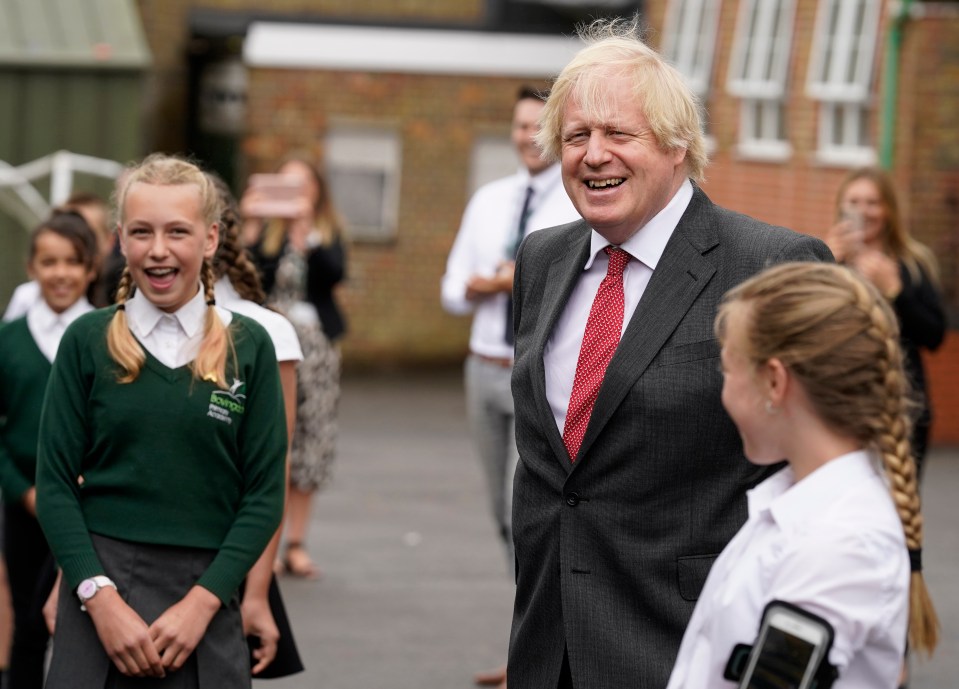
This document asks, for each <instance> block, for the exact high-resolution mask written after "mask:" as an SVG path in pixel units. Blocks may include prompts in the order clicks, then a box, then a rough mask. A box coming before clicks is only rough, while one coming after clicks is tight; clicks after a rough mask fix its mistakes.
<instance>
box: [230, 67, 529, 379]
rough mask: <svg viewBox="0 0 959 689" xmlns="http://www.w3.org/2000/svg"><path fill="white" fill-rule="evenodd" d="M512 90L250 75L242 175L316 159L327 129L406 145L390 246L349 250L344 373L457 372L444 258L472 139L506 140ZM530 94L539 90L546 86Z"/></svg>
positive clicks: (401, 80)
mask: <svg viewBox="0 0 959 689" xmlns="http://www.w3.org/2000/svg"><path fill="white" fill-rule="evenodd" d="M521 83H530V82H528V81H520V80H515V79H499V78H470V79H464V78H459V77H448V76H422V75H403V74H354V73H343V72H320V71H316V70H310V71H297V70H272V69H270V70H267V69H256V70H252V72H251V82H250V99H249V100H250V103H251V113H250V115H251V117H250V129H251V131H252V132H253V133H252V134H251V135H250V136H249V137H248V138H247V139H246V141H245V146H244V151H245V153H246V156H247V159H248V162H249V169H250V170H251V171H255V170H268V169H271V168H273V167H274V165H275V162H276V161H277V160H278V159H280V158H281V157H282V156H283V155H284V154H285V153H286V152H288V151H290V150H292V149H296V148H307V149H312V150H313V151H315V152H316V153H317V154H318V155H319V156H321V157H322V148H323V138H324V136H325V133H326V130H327V128H328V126H329V122H330V120H331V119H336V120H337V121H350V120H355V121H358V122H361V123H368V124H374V125H378V126H384V127H391V128H394V129H395V131H397V132H398V134H399V136H400V137H401V141H402V163H401V164H402V169H401V181H400V184H401V186H400V199H401V201H400V207H399V219H398V228H399V229H398V234H397V236H396V238H395V240H393V241H392V242H390V243H388V244H377V243H360V242H355V243H353V244H352V246H351V247H350V260H349V272H350V278H349V280H348V283H347V284H346V285H345V287H344V289H343V290H342V293H341V296H342V301H343V303H344V306H345V310H346V312H347V315H348V317H349V320H350V334H349V335H348V336H347V338H346V340H345V341H344V346H343V349H344V355H345V357H346V361H347V364H348V365H349V366H352V367H367V366H423V365H436V364H449V363H452V362H460V361H462V359H463V357H464V356H465V353H466V350H467V341H468V329H469V319H468V318H459V317H453V316H449V315H447V314H446V313H444V312H443V310H442V308H441V306H440V302H439V288H440V279H441V277H442V275H443V272H444V268H445V262H446V256H447V254H448V253H449V249H450V247H451V246H452V243H453V239H454V238H455V236H456V231H457V229H458V227H459V222H460V217H461V216H462V213H463V208H464V207H465V205H466V202H467V200H468V199H467V187H468V179H467V178H468V173H469V162H470V151H471V149H472V145H473V142H474V140H475V138H476V137H477V136H478V135H480V134H488V133H490V132H491V131H496V132H500V133H502V134H503V135H504V136H505V135H507V134H508V133H509V121H510V117H511V113H512V108H513V101H514V98H515V94H516V91H517V89H518V87H519V86H520V85H521ZM532 85H534V86H537V87H543V86H545V85H546V84H537V83H536V82H532Z"/></svg>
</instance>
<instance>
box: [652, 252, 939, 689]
mask: <svg viewBox="0 0 959 689" xmlns="http://www.w3.org/2000/svg"><path fill="white" fill-rule="evenodd" d="M716 332H717V335H718V337H719V340H720V342H721V343H722V367H723V373H724V377H725V381H724V384H723V405H724V406H725V407H726V409H727V411H728V412H729V415H730V416H731V417H732V419H733V421H734V422H735V423H736V425H737V427H738V428H739V432H740V434H741V435H742V439H743V445H744V450H745V454H746V457H747V458H748V459H749V460H750V461H751V462H753V463H755V464H772V463H774V462H777V461H779V460H781V459H782V458H784V457H785V458H786V459H787V461H788V466H787V467H786V468H784V469H783V470H782V471H780V472H778V473H777V474H774V475H773V476H771V477H770V478H768V479H767V480H765V481H764V482H763V483H761V484H759V485H758V486H757V487H756V488H754V489H753V490H751V491H749V493H748V504H749V518H748V520H747V521H746V524H745V525H744V526H743V528H742V529H741V530H740V532H739V533H738V534H737V535H736V536H735V537H734V538H733V540H732V541H730V543H729V545H727V546H726V548H725V550H723V553H722V554H721V555H720V556H719V558H718V559H717V560H716V562H715V564H714V565H713V567H712V569H711V570H710V573H709V577H708V579H707V580H706V584H705V586H704V588H703V591H702V594H701V595H700V598H699V602H698V603H697V605H696V609H695V611H694V612H693V616H692V619H691V620H690V623H689V626H688V627H687V629H686V633H685V636H684V637H683V642H682V645H681V647H680V650H679V656H678V658H677V661H676V665H675V667H674V669H673V673H672V676H671V678H670V681H669V685H668V689H680V688H683V689H694V688H701V687H732V686H734V684H733V683H731V682H728V681H726V680H724V679H723V670H724V667H725V665H726V662H727V660H728V659H729V656H730V653H731V651H732V650H733V647H734V646H735V645H736V644H738V643H744V644H751V643H753V641H754V640H755V639H756V635H757V632H758V629H759V622H760V618H761V615H762V611H763V608H764V607H765V605H766V604H767V603H769V602H770V601H771V600H782V601H786V602H788V603H792V604H794V605H797V606H799V607H801V608H803V609H804V610H806V611H808V612H811V613H813V614H816V615H819V616H820V617H823V618H825V619H826V620H827V621H828V622H829V623H830V624H831V625H832V627H833V628H834V630H835V639H834V641H833V646H832V650H831V652H830V654H829V661H830V662H831V663H832V664H833V665H834V666H835V667H836V669H837V670H838V671H839V678H838V680H837V681H836V682H835V684H834V685H833V686H834V687H835V689H853V688H856V689H882V688H883V687H888V688H892V687H896V686H897V684H898V682H899V677H900V670H901V666H902V662H903V652H904V648H905V644H906V638H907V629H908V636H909V640H910V644H911V647H912V648H913V649H916V650H919V651H926V652H931V651H932V649H933V648H934V647H935V644H936V636H937V624H938V623H937V621H936V617H935V612H934V611H933V609H932V605H931V603H930V601H929V598H928V595H927V593H926V589H925V585H924V583H923V579H922V575H921V573H920V571H919V569H920V568H919V553H920V549H921V547H922V517H921V515H920V512H919V497H918V495H917V493H916V474H915V466H914V464H913V461H912V459H911V456H910V448H909V440H908V439H909V419H908V414H907V411H908V406H909V405H908V402H907V389H906V388H907V386H906V379H905V375H904V373H903V368H902V354H901V352H900V349H899V344H898V337H897V325H896V317H895V315H894V314H893V312H892V310H891V309H890V307H889V305H888V304H887V303H886V302H885V300H884V299H883V298H882V297H881V296H880V295H879V293H878V292H877V291H876V290H875V288H873V287H872V286H871V285H869V284H868V283H866V282H865V281H864V280H863V279H862V278H860V277H858V276H857V275H856V274H855V273H853V272H852V271H851V270H849V269H847V268H843V267H840V266H835V265H825V264H812V263H808V264H807V263H792V264H784V265H781V266H778V267H775V268H772V269H770V270H768V271H766V272H764V273H761V274H760V275H758V276H756V277H754V278H752V279H750V280H749V281H747V282H745V283H743V284H742V285H741V286H739V287H737V288H736V289H734V290H732V291H731V292H730V293H729V294H727V296H726V299H725V301H724V303H723V305H722V306H721V308H720V312H719V316H718V317H717V321H716ZM910 561H912V563H913V565H912V572H911V574H910Z"/></svg>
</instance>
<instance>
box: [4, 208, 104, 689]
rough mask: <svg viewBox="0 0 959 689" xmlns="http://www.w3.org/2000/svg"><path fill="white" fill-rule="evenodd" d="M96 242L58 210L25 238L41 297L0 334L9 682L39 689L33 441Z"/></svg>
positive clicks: (42, 579)
mask: <svg viewBox="0 0 959 689" xmlns="http://www.w3.org/2000/svg"><path fill="white" fill-rule="evenodd" d="M96 256H97V244H96V237H95V236H94V234H93V231H92V230H91V229H90V227H89V225H88V224H87V222H86V221H85V220H84V219H83V217H82V216H80V215H78V214H77V213H73V212H58V213H55V214H54V215H52V216H51V217H50V218H48V219H47V220H45V221H44V222H42V223H41V224H40V225H39V226H37V228H36V229H34V230H33V232H32V233H31V234H30V253H29V259H28V261H27V273H28V274H29V276H30V278H31V279H32V280H34V281H36V284H37V285H38V287H39V292H40V299H38V300H37V301H36V302H34V303H33V305H32V306H30V308H29V310H28V311H27V313H26V315H25V316H21V317H20V318H18V319H16V320H14V321H12V322H10V323H8V324H6V325H5V326H4V327H3V328H0V488H2V489H3V500H4V505H3V508H4V556H5V559H6V565H7V572H8V576H9V583H10V593H11V599H12V601H13V609H14V635H13V647H12V649H11V653H10V667H9V670H8V673H9V675H8V676H9V682H10V686H12V687H22V688H23V689H40V688H41V687H42V686H43V661H44V654H45V653H46V648H47V639H48V638H49V634H48V633H47V629H46V625H45V623H44V621H43V617H42V615H41V608H42V606H43V604H44V602H45V601H46V599H47V596H48V594H49V593H50V589H51V587H52V584H53V578H54V576H53V575H54V572H55V567H54V564H53V560H52V558H51V556H50V548H49V546H48V545H47V541H46V539H45V538H44V536H43V532H42V531H41V529H40V524H39V522H37V513H36V499H37V497H36V496H37V489H36V486H35V485H34V479H35V476H36V471H37V441H38V438H39V434H40V412H41V410H42V406H43V394H44V391H45V390H46V387H47V380H48V379H49V377H50V370H51V365H52V362H53V361H54V358H55V356H56V354H57V349H58V348H59V346H60V340H61V338H62V337H63V333H64V331H65V330H66V328H67V326H68V325H70V324H71V323H72V322H73V321H75V320H76V319H77V318H79V317H80V316H81V315H83V314H85V313H87V312H88V311H91V310H93V307H92V306H91V305H90V302H89V301H87V298H86V293H87V288H88V287H89V285H90V283H91V282H92V281H93V278H94V276H95V274H96V271H95V261H96Z"/></svg>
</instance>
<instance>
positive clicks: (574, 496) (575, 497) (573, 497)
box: [566, 493, 579, 507]
mask: <svg viewBox="0 0 959 689" xmlns="http://www.w3.org/2000/svg"><path fill="white" fill-rule="evenodd" d="M566 504H567V505H569V506H570V507H576V505H578V504H579V493H567V494H566Z"/></svg>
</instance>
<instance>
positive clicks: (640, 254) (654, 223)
mask: <svg viewBox="0 0 959 689" xmlns="http://www.w3.org/2000/svg"><path fill="white" fill-rule="evenodd" d="M692 198H693V185H692V183H691V182H690V181H689V180H688V179H686V180H684V181H683V183H682V185H681V186H680V187H679V189H678V190H677V191H676V193H675V194H673V198H671V199H670V200H669V203H667V204H666V206H665V207H664V208H663V209H662V210H661V211H659V213H657V214H656V215H655V216H653V219H652V220H650V221H649V222H648V223H646V225H644V226H643V227H641V228H639V230H638V231H637V232H635V233H634V234H633V236H632V237H630V238H629V239H627V240H626V241H625V242H623V243H622V244H620V245H619V246H620V248H621V249H623V250H625V251H626V252H628V253H629V255H630V256H632V257H633V258H635V259H636V260H638V261H642V262H643V264H645V265H646V266H648V267H649V268H650V270H656V266H657V265H658V264H659V259H660V258H662V256H663V251H665V249H666V244H667V243H668V242H669V238H670V237H672V236H673V230H675V229H676V226H677V225H678V224H679V220H680V218H682V217H683V213H685V212H686V208H687V206H689V202H690V201H691V200H692ZM607 246H609V240H608V239H606V238H605V237H604V236H603V235H601V234H600V233H599V232H597V231H596V230H592V231H591V234H590V239H589V260H587V261H586V266H585V267H584V270H589V268H590V266H592V265H593V260H594V259H595V258H596V254H598V253H599V252H600V251H602V250H603V249H604V248H606V247H607Z"/></svg>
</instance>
